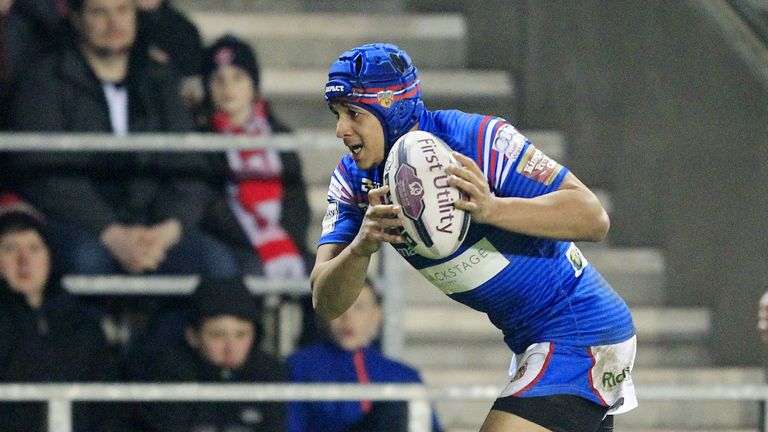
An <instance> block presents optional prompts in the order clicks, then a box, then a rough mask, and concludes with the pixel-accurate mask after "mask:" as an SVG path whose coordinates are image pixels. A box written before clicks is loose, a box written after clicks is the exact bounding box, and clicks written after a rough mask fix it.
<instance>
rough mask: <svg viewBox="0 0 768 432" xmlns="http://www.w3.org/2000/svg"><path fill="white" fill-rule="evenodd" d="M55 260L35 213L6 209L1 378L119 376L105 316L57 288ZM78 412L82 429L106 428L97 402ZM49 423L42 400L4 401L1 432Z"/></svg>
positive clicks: (29, 431)
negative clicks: (105, 331) (104, 326)
mask: <svg viewBox="0 0 768 432" xmlns="http://www.w3.org/2000/svg"><path fill="white" fill-rule="evenodd" d="M51 259H52V258H51V254H50V251H49V248H48V243H47V241H46V235H45V227H44V225H43V223H42V222H41V221H40V220H39V219H38V218H37V216H36V215H35V213H29V212H27V211H19V210H10V211H7V212H5V213H2V214H0V382H4V383H50V382H88V381H111V380H114V379H115V378H116V377H117V376H118V374H117V370H116V368H115V362H114V361H113V357H112V353H111V352H110V351H109V347H108V344H107V341H106V338H105V336H104V334H103V332H102V329H101V327H100V323H99V317H98V316H97V315H95V314H93V313H92V312H91V311H90V310H89V309H87V308H86V307H85V306H83V305H81V304H80V303H79V302H78V301H77V300H75V299H74V298H72V297H71V296H69V295H68V294H67V293H66V292H65V291H64V290H62V289H61V288H60V287H59V284H58V280H57V279H56V278H53V277H52V275H51ZM74 416H75V418H74V424H75V427H76V430H77V431H96V430H105V429H102V428H105V427H107V426H106V416H105V415H103V413H102V412H101V411H97V410H96V409H95V408H94V407H92V406H90V407H86V406H83V405H82V404H75V410H74ZM113 420H116V419H115V418H114V417H113V418H112V419H110V421H113ZM45 425H46V420H45V406H44V405H43V404H41V403H2V404H0V430H2V431H3V432H37V431H42V430H45V427H46V426H45Z"/></svg>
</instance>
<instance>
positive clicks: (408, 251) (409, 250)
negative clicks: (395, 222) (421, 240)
mask: <svg viewBox="0 0 768 432" xmlns="http://www.w3.org/2000/svg"><path fill="white" fill-rule="evenodd" d="M401 235H402V234H401ZM406 243H407V242H406ZM395 250H396V251H397V253H399V254H400V256H401V257H403V258H408V257H412V256H414V255H416V251H415V250H414V249H413V246H409V245H407V244H405V245H404V246H395Z"/></svg>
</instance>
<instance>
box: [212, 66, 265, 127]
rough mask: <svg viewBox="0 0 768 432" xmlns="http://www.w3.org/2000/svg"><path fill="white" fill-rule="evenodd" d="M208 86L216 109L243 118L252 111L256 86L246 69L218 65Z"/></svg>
mask: <svg viewBox="0 0 768 432" xmlns="http://www.w3.org/2000/svg"><path fill="white" fill-rule="evenodd" d="M208 88H209V89H210V91H211V100H212V102H213V107H214V109H215V110H216V111H221V112H225V113H227V114H229V116H230V117H232V118H233V119H242V120H244V119H245V117H247V116H248V115H249V114H250V113H251V105H252V103H253V98H254V97H255V87H254V83H253V79H251V76H250V75H248V72H246V71H245V70H244V69H242V68H239V67H237V66H232V65H224V66H220V67H218V68H217V69H216V71H215V72H213V74H211V78H210V79H209V81H208Z"/></svg>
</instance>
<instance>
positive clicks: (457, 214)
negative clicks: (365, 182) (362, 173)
mask: <svg viewBox="0 0 768 432" xmlns="http://www.w3.org/2000/svg"><path fill="white" fill-rule="evenodd" d="M450 165H456V166H461V164H459V162H458V161H457V160H456V159H455V158H454V157H453V156H452V155H451V150H450V148H449V147H448V145H447V144H445V142H443V140H441V139H440V138H438V137H436V136H435V135H433V134H431V133H429V132H424V131H413V132H408V133H407V134H405V135H403V136H402V137H401V138H400V139H399V140H397V142H396V143H395V145H394V146H392V150H391V151H390V152H389V156H388V157H387V161H386V163H385V165H384V184H385V185H387V186H389V193H388V194H387V198H388V200H389V202H391V203H392V204H395V205H399V206H400V207H401V209H402V211H401V212H400V214H399V215H398V217H399V218H401V219H402V220H403V222H404V225H403V228H402V229H401V231H400V232H399V233H398V234H400V235H401V236H402V237H403V239H404V241H405V243H407V244H408V245H409V246H411V247H412V248H413V249H414V251H415V252H416V253H417V254H419V255H421V256H423V257H426V258H432V259H437V258H444V257H447V256H448V255H450V254H452V253H453V252H455V251H456V249H458V248H459V245H461V242H462V241H464V237H465V236H466V234H467V230H468V229H469V222H470V215H469V213H467V212H465V211H464V210H460V209H457V208H455V207H454V206H453V202H454V201H455V200H457V199H467V195H466V194H465V193H464V192H463V191H462V190H460V189H458V188H456V187H454V186H450V185H449V184H448V177H449V175H448V174H446V172H445V169H446V168H447V167H448V166H450Z"/></svg>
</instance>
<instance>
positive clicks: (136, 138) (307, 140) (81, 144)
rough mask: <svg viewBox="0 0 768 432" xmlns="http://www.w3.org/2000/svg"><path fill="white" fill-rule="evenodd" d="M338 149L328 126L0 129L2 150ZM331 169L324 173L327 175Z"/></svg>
mask: <svg viewBox="0 0 768 432" xmlns="http://www.w3.org/2000/svg"><path fill="white" fill-rule="evenodd" d="M233 148H236V149H259V148H273V149H276V150H295V151H299V150H302V149H314V150H320V149H328V150H337V151H338V150H339V149H341V148H343V147H342V143H341V141H340V140H339V138H337V137H336V136H334V134H333V131H332V130H322V131H313V130H308V131H300V132H294V133H289V134H275V135H272V136H269V137H252V136H243V135H237V136H235V135H223V134H201V133H189V134H148V133H135V134H131V135H124V136H116V135H112V134H105V133H52V134H44V133H26V132H23V133H22V132H18V133H0V150H3V151H110V152H111V151H172V152H189V151H205V152H223V151H226V150H229V149H233ZM330 175H331V173H328V176H329V177H330Z"/></svg>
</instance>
